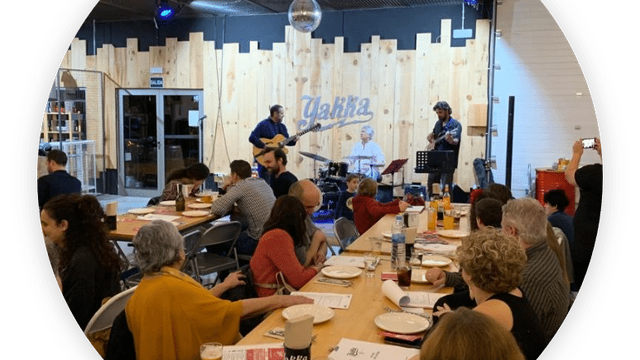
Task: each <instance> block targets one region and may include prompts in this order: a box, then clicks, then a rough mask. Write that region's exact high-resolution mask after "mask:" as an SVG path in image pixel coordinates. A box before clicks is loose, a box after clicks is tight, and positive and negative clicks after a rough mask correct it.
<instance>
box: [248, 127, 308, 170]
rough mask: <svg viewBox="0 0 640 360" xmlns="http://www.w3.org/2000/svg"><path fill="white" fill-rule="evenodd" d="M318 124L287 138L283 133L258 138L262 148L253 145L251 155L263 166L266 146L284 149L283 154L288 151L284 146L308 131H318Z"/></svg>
mask: <svg viewBox="0 0 640 360" xmlns="http://www.w3.org/2000/svg"><path fill="white" fill-rule="evenodd" d="M320 126H321V125H320V124H315V125H313V126H312V127H310V128H308V129H306V130H303V131H300V132H299V133H297V134H295V135H293V136H289V137H288V138H285V137H284V135H282V134H278V135H276V136H274V137H273V138H272V139H267V138H260V141H262V142H263V143H264V145H265V147H264V148H263V149H261V148H259V147H256V146H254V147H253V157H254V158H255V159H256V161H257V162H258V164H260V165H262V166H264V156H263V155H264V153H265V151H266V149H267V148H273V149H278V148H280V149H282V151H284V153H285V154H288V153H289V150H287V149H286V148H285V146H286V145H287V144H288V143H290V142H292V141H293V140H295V139H297V138H299V137H300V136H302V135H304V134H306V133H308V132H310V131H318V130H319V129H320Z"/></svg>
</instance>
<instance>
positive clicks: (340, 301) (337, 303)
mask: <svg viewBox="0 0 640 360" xmlns="http://www.w3.org/2000/svg"><path fill="white" fill-rule="evenodd" d="M291 295H301V296H306V297H308V298H310V299H313V303H314V304H316V305H322V306H326V307H328V308H332V309H348V308H349V305H350V304H351V298H352V297H353V295H351V294H333V293H314V292H301V291H295V292H292V293H291Z"/></svg>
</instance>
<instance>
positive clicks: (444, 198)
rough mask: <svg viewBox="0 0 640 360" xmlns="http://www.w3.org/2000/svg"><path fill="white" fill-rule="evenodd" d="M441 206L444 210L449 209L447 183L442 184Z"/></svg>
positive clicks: (449, 197) (449, 198)
mask: <svg viewBox="0 0 640 360" xmlns="http://www.w3.org/2000/svg"><path fill="white" fill-rule="evenodd" d="M442 207H443V208H444V210H450V209H451V195H450V194H449V184H446V185H445V186H444V193H443V194H442Z"/></svg>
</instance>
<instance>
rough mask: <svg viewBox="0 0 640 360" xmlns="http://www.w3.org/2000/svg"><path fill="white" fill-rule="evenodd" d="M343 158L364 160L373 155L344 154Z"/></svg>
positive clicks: (371, 157)
mask: <svg viewBox="0 0 640 360" xmlns="http://www.w3.org/2000/svg"><path fill="white" fill-rule="evenodd" d="M344 158H345V159H351V160H366V159H373V156H365V155H357V156H345V157H344Z"/></svg>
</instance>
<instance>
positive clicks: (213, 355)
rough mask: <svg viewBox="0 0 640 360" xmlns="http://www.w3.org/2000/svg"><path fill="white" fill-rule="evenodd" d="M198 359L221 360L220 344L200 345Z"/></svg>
mask: <svg viewBox="0 0 640 360" xmlns="http://www.w3.org/2000/svg"><path fill="white" fill-rule="evenodd" d="M200 359H202V360H221V359H222V344H220V343H217V342H209V343H204V344H202V345H200Z"/></svg>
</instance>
